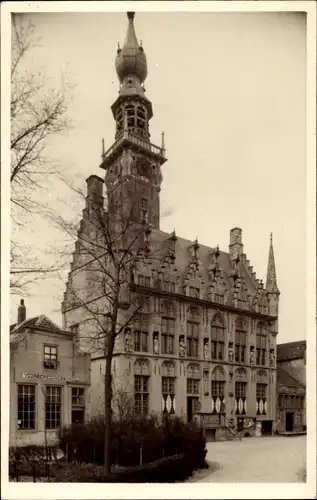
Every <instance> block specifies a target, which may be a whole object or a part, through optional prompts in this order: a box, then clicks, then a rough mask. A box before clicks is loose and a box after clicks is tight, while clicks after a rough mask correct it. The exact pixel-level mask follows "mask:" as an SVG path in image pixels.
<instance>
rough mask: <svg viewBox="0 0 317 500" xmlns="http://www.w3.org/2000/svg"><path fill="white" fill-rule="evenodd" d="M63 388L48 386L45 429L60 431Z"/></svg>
mask: <svg viewBox="0 0 317 500" xmlns="http://www.w3.org/2000/svg"><path fill="white" fill-rule="evenodd" d="M61 392H62V389H61V387H55V386H51V385H48V386H46V394H45V427H46V429H58V428H59V427H60V425H61V403H62V402H61Z"/></svg>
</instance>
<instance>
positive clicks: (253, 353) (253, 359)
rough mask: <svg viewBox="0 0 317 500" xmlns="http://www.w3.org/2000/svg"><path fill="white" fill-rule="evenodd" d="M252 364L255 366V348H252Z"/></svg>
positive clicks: (252, 346)
mask: <svg viewBox="0 0 317 500" xmlns="http://www.w3.org/2000/svg"><path fill="white" fill-rule="evenodd" d="M250 364H251V365H255V346H254V345H251V346H250Z"/></svg>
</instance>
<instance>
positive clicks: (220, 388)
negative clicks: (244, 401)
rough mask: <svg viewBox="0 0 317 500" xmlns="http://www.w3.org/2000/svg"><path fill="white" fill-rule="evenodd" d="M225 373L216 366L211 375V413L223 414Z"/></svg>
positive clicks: (220, 367)
mask: <svg viewBox="0 0 317 500" xmlns="http://www.w3.org/2000/svg"><path fill="white" fill-rule="evenodd" d="M225 380H226V376H225V371H224V369H223V368H222V366H216V367H215V368H214V369H213V371H212V374H211V397H212V413H225V383H226V382H225Z"/></svg>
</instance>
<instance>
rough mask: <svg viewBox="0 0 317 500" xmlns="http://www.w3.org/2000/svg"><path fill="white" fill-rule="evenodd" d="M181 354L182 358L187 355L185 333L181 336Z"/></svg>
mask: <svg viewBox="0 0 317 500" xmlns="http://www.w3.org/2000/svg"><path fill="white" fill-rule="evenodd" d="M179 355H180V356H181V357H182V358H183V357H184V356H186V345H185V335H180V336H179Z"/></svg>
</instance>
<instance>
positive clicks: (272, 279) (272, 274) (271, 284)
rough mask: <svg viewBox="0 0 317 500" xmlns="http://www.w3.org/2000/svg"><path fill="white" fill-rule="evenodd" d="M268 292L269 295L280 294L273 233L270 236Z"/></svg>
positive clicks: (267, 276)
mask: <svg viewBox="0 0 317 500" xmlns="http://www.w3.org/2000/svg"><path fill="white" fill-rule="evenodd" d="M266 290H267V291H268V292H269V293H277V294H279V293H280V291H279V289H278V286H277V282H276V269H275V259H274V249H273V235H272V233H271V234H270V249H269V260H268V265H267V275H266Z"/></svg>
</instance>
